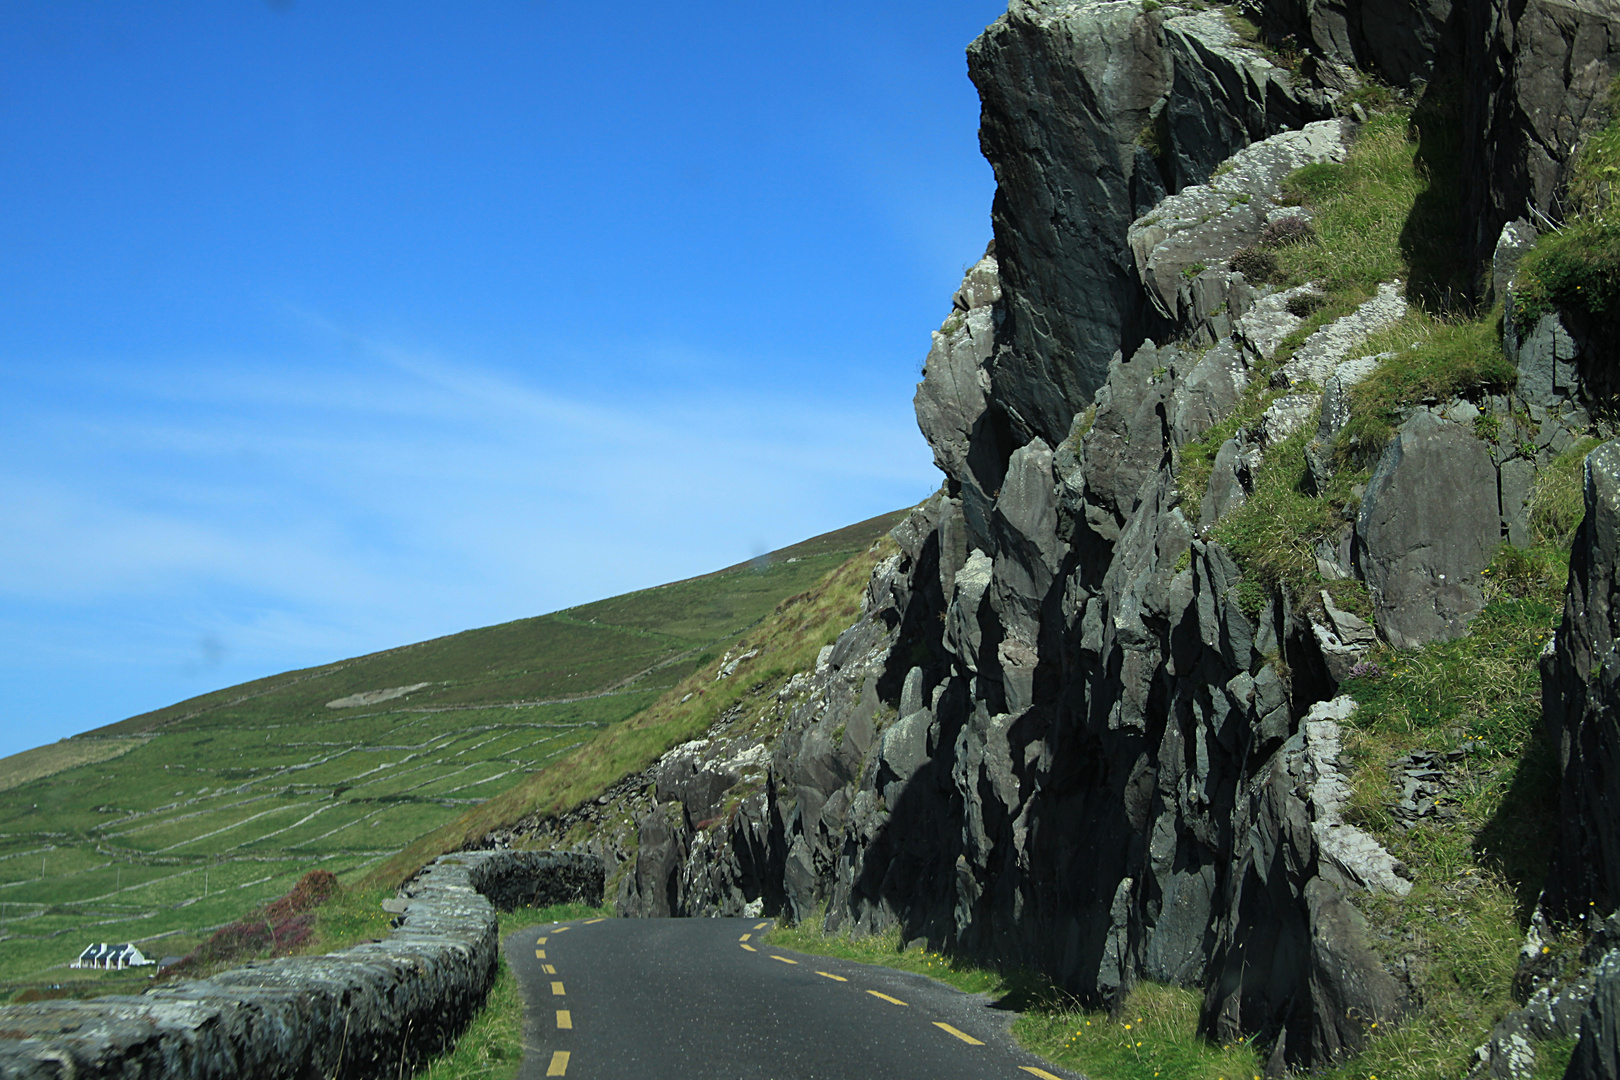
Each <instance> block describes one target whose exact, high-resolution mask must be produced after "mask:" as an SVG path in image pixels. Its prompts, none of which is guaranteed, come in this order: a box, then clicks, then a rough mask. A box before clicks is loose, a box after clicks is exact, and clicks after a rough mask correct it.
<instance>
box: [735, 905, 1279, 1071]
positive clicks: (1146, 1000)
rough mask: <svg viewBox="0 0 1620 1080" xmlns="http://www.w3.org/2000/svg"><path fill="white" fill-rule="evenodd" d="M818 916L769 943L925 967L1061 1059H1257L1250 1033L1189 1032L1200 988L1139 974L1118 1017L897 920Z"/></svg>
mask: <svg viewBox="0 0 1620 1080" xmlns="http://www.w3.org/2000/svg"><path fill="white" fill-rule="evenodd" d="M821 926H822V917H821V914H820V913H818V914H817V915H816V916H815V917H813V918H810V919H806V920H805V921H803V922H801V923H799V924H797V925H795V926H784V927H777V928H776V929H773V930H771V931H770V932H769V934H768V935H767V936H766V941H767V942H769V943H770V944H771V945H775V946H778V947H780V948H784V949H793V950H794V951H796V952H803V953H810V954H812V955H815V956H832V957H837V958H838V959H840V960H853V961H855V962H856V963H860V964H874V965H877V966H879V967H887V968H894V969H896V970H899V971H910V972H914V973H915V974H918V975H926V976H927V977H928V978H931V979H936V980H938V981H939V982H942V983H945V984H947V985H949V986H954V987H956V988H957V989H958V990H961V991H963V992H965V993H969V994H986V995H989V996H990V997H992V998H994V999H995V1000H996V1006H997V1007H998V1008H1002V1009H1010V1010H1016V1011H1018V1012H1019V1013H1020V1015H1019V1017H1018V1018H1017V1019H1016V1020H1015V1021H1013V1028H1012V1031H1013V1035H1014V1037H1015V1038H1017V1039H1018V1041H1019V1043H1020V1044H1022V1045H1023V1046H1024V1047H1025V1048H1026V1049H1027V1050H1029V1051H1030V1052H1032V1053H1035V1054H1038V1055H1040V1056H1041V1057H1043V1058H1045V1059H1046V1060H1047V1061H1050V1062H1052V1063H1053V1064H1055V1065H1059V1066H1061V1067H1063V1068H1066V1069H1072V1070H1074V1071H1076V1072H1082V1073H1085V1074H1087V1075H1089V1076H1094V1077H1098V1078H1099V1080H1101V1078H1104V1077H1106V1078H1107V1080H1154V1078H1160V1080H1168V1078H1172V1077H1174V1078H1176V1080H1241V1078H1247V1077H1251V1076H1258V1075H1259V1074H1260V1073H1261V1071H1262V1069H1261V1067H1260V1061H1259V1058H1258V1056H1257V1055H1256V1053H1255V1050H1254V1048H1253V1047H1252V1046H1250V1045H1249V1044H1248V1043H1240V1044H1238V1045H1235V1046H1228V1047H1221V1046H1216V1045H1214V1044H1212V1043H1210V1042H1208V1041H1207V1040H1205V1039H1203V1038H1201V1037H1199V1036H1198V1034H1197V1027H1198V1007H1199V1001H1200V997H1201V995H1200V994H1199V993H1198V991H1196V990H1189V989H1186V988H1183V987H1174V986H1161V985H1158V984H1155V983H1142V984H1139V985H1138V986H1136V987H1135V988H1134V989H1133V990H1132V991H1131V993H1130V995H1129V996H1128V997H1127V998H1126V999H1125V1004H1124V1006H1123V1008H1121V1010H1120V1013H1119V1015H1118V1016H1117V1017H1110V1016H1109V1015H1108V1014H1107V1013H1105V1012H1088V1011H1085V1010H1083V1009H1078V1008H1075V1007H1074V1006H1073V1004H1072V1002H1070V1001H1069V1000H1068V999H1067V998H1066V997H1065V995H1063V994H1062V993H1060V992H1059V991H1057V990H1056V989H1054V988H1053V987H1052V985H1051V983H1050V982H1048V981H1047V980H1046V979H1045V978H1044V977H1043V976H1040V975H1037V974H1035V973H1033V972H1029V971H1026V970H1022V969H1019V970H1012V971H997V970H992V969H988V968H983V967H978V966H976V965H974V964H970V963H967V962H964V961H963V960H961V959H959V958H957V957H953V956H949V955H946V954H944V953H938V952H931V951H929V950H928V949H927V948H926V947H924V946H922V945H920V944H918V945H912V946H911V947H909V948H908V947H906V945H905V943H904V942H902V941H901V940H900V931H899V928H898V927H896V928H894V929H891V930H889V931H888V932H887V933H884V934H875V935H872V936H869V937H864V938H856V937H851V936H850V935H848V934H847V933H846V934H828V933H825V932H824V931H822V930H821V929H820V927H821Z"/></svg>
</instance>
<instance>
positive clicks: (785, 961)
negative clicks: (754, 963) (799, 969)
mask: <svg viewBox="0 0 1620 1080" xmlns="http://www.w3.org/2000/svg"><path fill="white" fill-rule="evenodd" d="M771 959H772V960H780V961H782V963H784V964H797V963H798V961H797V960H789V959H788V958H787V957H785V956H777V955H776V954H775V953H772V954H771Z"/></svg>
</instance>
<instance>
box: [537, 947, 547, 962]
mask: <svg viewBox="0 0 1620 1080" xmlns="http://www.w3.org/2000/svg"><path fill="white" fill-rule="evenodd" d="M534 958H535V959H536V960H544V959H545V958H546V950H544V949H536V950H534Z"/></svg>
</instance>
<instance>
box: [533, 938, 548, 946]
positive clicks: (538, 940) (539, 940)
mask: <svg viewBox="0 0 1620 1080" xmlns="http://www.w3.org/2000/svg"><path fill="white" fill-rule="evenodd" d="M534 943H535V944H536V945H544V944H545V943H546V939H545V938H535V939H534Z"/></svg>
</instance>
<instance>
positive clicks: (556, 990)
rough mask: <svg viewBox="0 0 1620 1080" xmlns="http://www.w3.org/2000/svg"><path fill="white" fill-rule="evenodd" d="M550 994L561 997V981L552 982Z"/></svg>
mask: <svg viewBox="0 0 1620 1080" xmlns="http://www.w3.org/2000/svg"><path fill="white" fill-rule="evenodd" d="M551 996H552V997H563V996H564V995H563V988H562V983H560V982H554V983H552V984H551Z"/></svg>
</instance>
